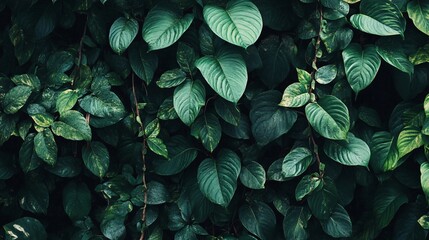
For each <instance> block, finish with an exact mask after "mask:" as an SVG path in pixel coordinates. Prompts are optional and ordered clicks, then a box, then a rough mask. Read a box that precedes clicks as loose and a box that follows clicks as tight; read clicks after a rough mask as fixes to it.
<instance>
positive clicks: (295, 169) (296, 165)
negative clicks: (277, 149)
mask: <svg viewBox="0 0 429 240" xmlns="http://www.w3.org/2000/svg"><path fill="white" fill-rule="evenodd" d="M312 162H313V153H312V152H311V151H310V150H309V149H308V148H305V147H297V148H294V149H293V150H292V151H290V152H289V153H288V154H287V155H286V156H285V158H284V159H283V164H282V175H283V176H284V177H296V176H299V175H301V174H302V173H303V172H305V170H307V168H308V166H310V164H311V163H312Z"/></svg>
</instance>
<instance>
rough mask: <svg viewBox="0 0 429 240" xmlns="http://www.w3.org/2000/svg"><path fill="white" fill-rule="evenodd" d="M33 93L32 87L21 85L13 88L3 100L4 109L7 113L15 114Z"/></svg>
mask: <svg viewBox="0 0 429 240" xmlns="http://www.w3.org/2000/svg"><path fill="white" fill-rule="evenodd" d="M30 95H31V87H29V86H24V85H19V86H16V87H14V88H12V89H11V90H10V91H9V92H8V93H7V94H6V95H5V96H4V99H3V102H2V106H3V111H4V112H5V113H7V114H14V113H16V112H18V111H19V109H21V108H22V107H23V106H24V104H25V103H26V102H27V100H28V98H29V97H30Z"/></svg>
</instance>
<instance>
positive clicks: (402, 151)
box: [397, 126, 424, 158]
mask: <svg viewBox="0 0 429 240" xmlns="http://www.w3.org/2000/svg"><path fill="white" fill-rule="evenodd" d="M423 144H424V142H423V135H422V133H421V129H420V128H418V127H415V126H406V127H405V128H404V129H403V130H402V131H401V132H400V133H399V136H398V143H397V146H398V151H399V157H400V158H401V157H403V156H405V155H406V154H408V153H410V152H412V151H413V150H414V149H417V148H419V147H421V146H423Z"/></svg>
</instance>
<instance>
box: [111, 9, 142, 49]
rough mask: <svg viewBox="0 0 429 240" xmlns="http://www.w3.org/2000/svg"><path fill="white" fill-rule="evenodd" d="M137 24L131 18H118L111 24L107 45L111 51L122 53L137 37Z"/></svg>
mask: <svg viewBox="0 0 429 240" xmlns="http://www.w3.org/2000/svg"><path fill="white" fill-rule="evenodd" d="M138 30H139V23H138V22H137V20H135V19H132V18H128V19H127V18H124V17H120V18H118V19H116V21H115V22H113V24H112V26H111V27H110V32H109V43H110V47H112V49H113V51H115V52H116V53H118V54H121V53H123V52H124V51H125V50H126V49H127V48H128V47H129V46H130V44H131V42H132V41H133V40H134V38H135V37H136V36H137V32H138Z"/></svg>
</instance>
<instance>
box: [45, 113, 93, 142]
mask: <svg viewBox="0 0 429 240" xmlns="http://www.w3.org/2000/svg"><path fill="white" fill-rule="evenodd" d="M59 120H60V121H57V122H54V123H53V124H52V132H53V133H54V134H55V135H57V136H60V137H63V138H65V139H69V140H74V141H79V140H85V141H91V138H92V133H91V128H90V127H89V125H88V123H87V122H86V120H85V118H84V117H83V115H82V113H80V112H78V111H74V110H70V111H66V112H63V113H62V114H61V115H60V119H59Z"/></svg>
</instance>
